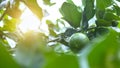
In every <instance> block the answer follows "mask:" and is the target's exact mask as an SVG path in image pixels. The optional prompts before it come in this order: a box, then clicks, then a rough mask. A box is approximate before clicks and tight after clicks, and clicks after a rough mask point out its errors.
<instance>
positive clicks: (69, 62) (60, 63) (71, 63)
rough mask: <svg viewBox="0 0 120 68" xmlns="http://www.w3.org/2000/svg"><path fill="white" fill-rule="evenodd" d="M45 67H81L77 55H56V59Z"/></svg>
mask: <svg viewBox="0 0 120 68" xmlns="http://www.w3.org/2000/svg"><path fill="white" fill-rule="evenodd" d="M44 68H79V64H78V61H77V57H76V56H73V55H64V54H63V55H59V56H56V57H55V56H54V59H52V60H51V61H48V62H47V64H46V65H45V67H44Z"/></svg>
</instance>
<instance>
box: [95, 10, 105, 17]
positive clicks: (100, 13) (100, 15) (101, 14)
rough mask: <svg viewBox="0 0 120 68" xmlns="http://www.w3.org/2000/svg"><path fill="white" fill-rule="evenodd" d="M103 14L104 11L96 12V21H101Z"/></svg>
mask: <svg viewBox="0 0 120 68" xmlns="http://www.w3.org/2000/svg"><path fill="white" fill-rule="evenodd" d="M104 14H105V10H99V9H97V10H96V18H97V19H103V17H104Z"/></svg>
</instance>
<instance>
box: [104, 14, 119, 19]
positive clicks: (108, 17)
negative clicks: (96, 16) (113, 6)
mask: <svg viewBox="0 0 120 68" xmlns="http://www.w3.org/2000/svg"><path fill="white" fill-rule="evenodd" d="M104 19H105V20H107V21H113V20H120V17H119V16H117V15H115V14H114V13H111V12H106V13H105V14H104Z"/></svg>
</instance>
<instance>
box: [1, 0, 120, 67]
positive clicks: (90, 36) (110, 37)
mask: <svg viewBox="0 0 120 68" xmlns="http://www.w3.org/2000/svg"><path fill="white" fill-rule="evenodd" d="M58 1H59V0H58ZM79 1H81V2H82V5H81V6H77V5H76V4H75V2H73V1H72V0H66V1H65V2H63V3H62V5H61V7H59V8H57V9H59V13H60V14H61V16H62V17H61V18H58V19H56V20H53V19H46V20H45V22H43V21H42V20H43V19H44V18H45V17H46V16H45V14H46V12H45V11H44V10H46V11H47V9H45V8H43V7H42V6H40V5H39V2H38V1H37V0H0V24H1V25H0V68H120V6H119V4H120V0H79ZM42 2H43V4H44V6H48V7H49V8H52V6H54V5H56V4H57V3H55V2H52V1H50V0H42ZM21 4H24V5H25V6H26V7H28V8H29V9H30V10H31V12H32V13H33V14H35V15H36V18H38V19H39V20H40V21H41V23H45V24H46V25H47V26H48V31H49V33H47V34H46V33H45V32H43V31H40V32H36V31H33V30H31V31H28V32H26V33H22V32H21V30H20V29H19V27H18V25H19V24H20V16H21V15H22V13H23V12H24V10H22V9H20V5H21ZM48 13H49V11H48ZM55 15H56V14H55ZM53 17H54V16H53ZM33 24H34V22H33ZM40 30H41V28H40ZM8 38H9V39H11V40H13V41H14V42H15V43H16V46H15V47H11V45H10V44H9V41H8V40H7V39H8Z"/></svg>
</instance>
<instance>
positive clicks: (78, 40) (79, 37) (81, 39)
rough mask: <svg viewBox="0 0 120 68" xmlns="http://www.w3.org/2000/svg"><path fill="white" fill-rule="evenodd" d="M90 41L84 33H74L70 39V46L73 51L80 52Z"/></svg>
mask: <svg viewBox="0 0 120 68" xmlns="http://www.w3.org/2000/svg"><path fill="white" fill-rule="evenodd" d="M88 42H89V38H88V37H87V36H86V35H85V34H83V33H74V34H73V35H72V36H71V37H70V40H69V47H70V49H71V50H72V51H73V52H75V53H76V52H79V51H80V50H81V49H82V48H83V47H85V46H86V44H87V43H88Z"/></svg>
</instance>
